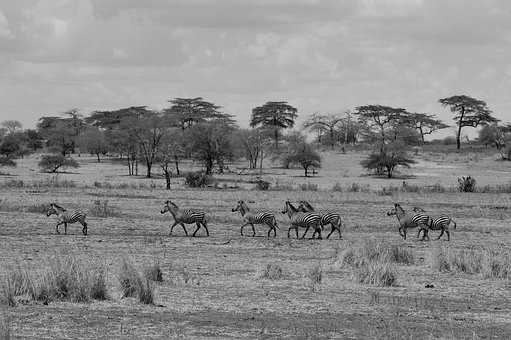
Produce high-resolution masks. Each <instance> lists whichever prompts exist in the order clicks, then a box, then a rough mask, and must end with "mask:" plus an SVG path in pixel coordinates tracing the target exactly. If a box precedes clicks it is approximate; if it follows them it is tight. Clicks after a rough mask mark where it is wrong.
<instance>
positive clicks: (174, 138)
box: [156, 128, 186, 190]
mask: <svg viewBox="0 0 511 340" xmlns="http://www.w3.org/2000/svg"><path fill="white" fill-rule="evenodd" d="M184 141H185V138H184V132H183V131H182V130H181V129H177V128H173V129H171V130H169V131H168V133H167V134H165V135H164V136H163V137H162V140H161V143H160V144H161V145H160V148H159V150H158V153H157V158H156V161H157V162H158V163H159V164H160V167H161V170H162V172H163V175H164V176H165V180H166V184H167V189H168V190H170V179H171V178H172V164H173V165H174V167H175V170H176V174H177V175H178V176H179V175H180V171H179V162H180V161H181V159H182V158H183V157H185V155H186V150H185V148H186V145H185V144H184Z"/></svg>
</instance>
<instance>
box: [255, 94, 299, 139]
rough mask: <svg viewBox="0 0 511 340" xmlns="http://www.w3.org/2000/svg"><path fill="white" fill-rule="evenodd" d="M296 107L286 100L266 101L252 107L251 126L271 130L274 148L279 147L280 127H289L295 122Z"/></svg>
mask: <svg viewBox="0 0 511 340" xmlns="http://www.w3.org/2000/svg"><path fill="white" fill-rule="evenodd" d="M296 112H297V109H296V108H294V107H292V106H291V105H289V104H288V103H287V102H267V103H266V104H264V105H263V106H258V107H255V108H254V109H252V118H251V119H250V126H251V127H257V126H260V127H266V128H271V129H272V130H273V138H274V140H275V149H278V148H279V142H278V141H279V133H280V130H282V129H287V128H291V127H293V126H294V124H295V119H296V117H298V115H297V114H296Z"/></svg>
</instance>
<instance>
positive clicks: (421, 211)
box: [413, 207, 426, 213]
mask: <svg viewBox="0 0 511 340" xmlns="http://www.w3.org/2000/svg"><path fill="white" fill-rule="evenodd" d="M413 211H414V212H416V213H419V212H420V213H425V212H426V210H424V209H422V208H420V207H413Z"/></svg>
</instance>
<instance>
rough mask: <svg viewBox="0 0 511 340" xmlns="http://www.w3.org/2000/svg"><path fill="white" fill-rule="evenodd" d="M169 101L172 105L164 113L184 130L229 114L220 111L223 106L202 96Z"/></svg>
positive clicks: (173, 123)
mask: <svg viewBox="0 0 511 340" xmlns="http://www.w3.org/2000/svg"><path fill="white" fill-rule="evenodd" d="M169 102H170V103H171V104H172V106H171V107H170V108H168V109H165V110H164V111H163V113H164V114H165V115H166V116H167V117H169V118H170V119H171V120H172V125H175V126H179V127H180V128H181V129H182V130H184V129H186V128H189V127H192V126H193V125H195V124H199V123H204V122H206V121H210V120H212V119H217V118H226V117H227V116H228V115H226V114H224V113H221V112H220V111H219V109H220V108H221V106H217V105H215V104H213V103H210V102H208V101H205V100H204V99H203V98H202V97H197V98H174V99H172V100H169Z"/></svg>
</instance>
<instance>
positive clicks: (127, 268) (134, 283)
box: [117, 259, 155, 305]
mask: <svg viewBox="0 0 511 340" xmlns="http://www.w3.org/2000/svg"><path fill="white" fill-rule="evenodd" d="M117 279H118V281H119V285H120V289H121V293H122V297H138V300H139V301H140V302H141V303H144V304H151V305H152V304H154V290H155V287H154V285H153V284H152V283H151V281H150V280H149V279H148V278H147V277H144V276H142V275H141V274H140V272H139V271H138V270H137V268H135V266H134V265H133V264H132V263H131V262H130V261H128V260H126V259H123V260H122V262H121V267H120V268H119V273H118V276H117Z"/></svg>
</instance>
